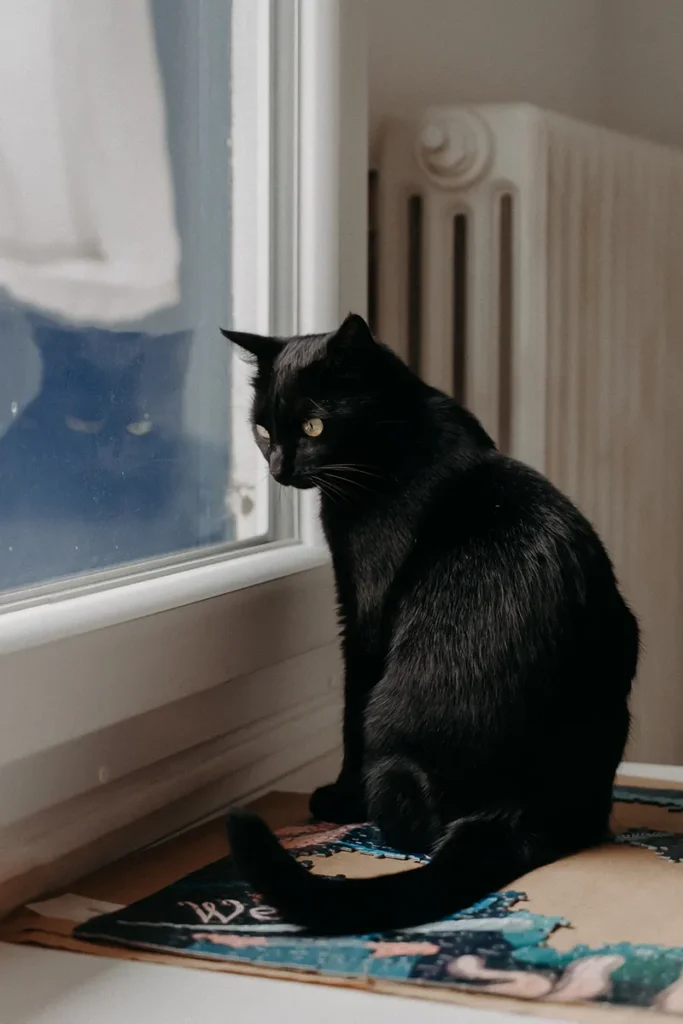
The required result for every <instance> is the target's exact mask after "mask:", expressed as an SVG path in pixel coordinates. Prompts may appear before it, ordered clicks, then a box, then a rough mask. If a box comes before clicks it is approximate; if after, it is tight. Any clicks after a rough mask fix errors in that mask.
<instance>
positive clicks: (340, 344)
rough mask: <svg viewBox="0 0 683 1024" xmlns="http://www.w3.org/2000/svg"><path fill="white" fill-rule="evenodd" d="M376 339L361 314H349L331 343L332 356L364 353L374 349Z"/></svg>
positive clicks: (331, 339)
mask: <svg viewBox="0 0 683 1024" xmlns="http://www.w3.org/2000/svg"><path fill="white" fill-rule="evenodd" d="M374 345H375V339H374V338H373V336H372V332H371V330H370V328H369V327H368V325H367V324H366V322H365V320H364V319H363V317H362V316H360V314H359V313H349V315H348V316H347V318H346V320H344V323H343V324H342V325H341V327H340V328H339V330H338V331H337V333H336V334H334V335H333V336H332V337H331V338H330V341H329V351H330V354H334V355H337V354H340V353H342V352H358V353H360V352H362V351H364V350H367V349H369V348H371V347H374Z"/></svg>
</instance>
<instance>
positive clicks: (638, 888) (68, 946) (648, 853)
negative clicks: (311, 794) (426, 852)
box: [0, 778, 683, 1022]
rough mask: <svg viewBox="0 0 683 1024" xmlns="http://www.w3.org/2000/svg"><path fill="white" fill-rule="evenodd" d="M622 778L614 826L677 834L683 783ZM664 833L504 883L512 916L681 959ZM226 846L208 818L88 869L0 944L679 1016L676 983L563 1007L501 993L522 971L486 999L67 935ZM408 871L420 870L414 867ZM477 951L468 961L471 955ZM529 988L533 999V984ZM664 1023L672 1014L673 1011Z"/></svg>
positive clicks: (379, 988) (607, 1012)
mask: <svg viewBox="0 0 683 1024" xmlns="http://www.w3.org/2000/svg"><path fill="white" fill-rule="evenodd" d="M618 781H619V783H620V784H621V785H622V786H624V787H626V788H625V789H624V790H623V791H622V794H621V795H623V796H624V797H625V799H624V800H619V801H618V802H617V803H615V808H614V814H613V825H614V829H615V831H616V832H617V833H622V832H624V831H625V830H627V829H630V830H634V829H637V830H648V829H651V830H655V831H656V832H659V833H660V835H664V834H669V833H677V832H683V785H676V784H673V783H669V782H657V781H656V780H643V779H624V778H622V779H619V780H618ZM629 786H634V787H640V788H646V789H648V790H652V791H653V792H652V796H653V797H655V793H654V791H655V790H664V789H666V790H670V791H673V793H674V796H675V795H676V794H680V801H679V805H680V806H679V807H675V806H672V804H675V802H676V801H675V800H674V801H669V806H666V803H667V801H666V800H665V799H664V798H659V803H651V802H642V801H641V800H640V799H639V798H638V796H637V793H636V792H635V791H633V792H629V789H628V787H629ZM634 793H635V796H634ZM253 807H254V809H255V810H257V811H258V812H259V813H260V814H261V815H263V817H264V818H266V820H267V821H268V822H269V824H270V825H271V827H273V828H276V829H279V828H283V827H285V826H291V825H293V824H295V823H303V822H305V821H306V820H307V799H306V798H305V797H304V796H301V795H295V794H288V793H272V794H269V795H268V796H266V797H264V798H263V799H261V800H259V801H257V802H256V803H255V804H254V805H253ZM643 836H644V839H643V841H648V842H649V834H648V833H647V831H646V832H645V833H643ZM633 840H634V841H635V842H638V841H640V837H639V836H638V835H637V834H635V833H634V835H633ZM667 841H668V840H666V837H665V841H664V846H663V847H662V844H661V842H660V853H661V852H662V850H663V852H664V854H665V855H664V856H662V855H660V854H658V853H657V852H655V850H653V849H648V848H644V847H641V846H638V845H631V844H623V845H621V844H610V845H605V846H603V847H600V848H598V849H596V850H592V851H588V852H585V853H582V854H580V855H578V856H575V857H571V858H569V859H567V860H564V861H560V862H558V863H556V864H552V865H550V866H548V867H545V868H542V869H541V870H539V871H535V872H533V873H532V874H529V875H527V876H525V877H524V878H521V879H518V880H517V881H516V882H515V883H514V884H513V885H511V886H509V887H508V888H509V889H510V890H517V891H519V892H522V893H524V894H526V896H527V900H526V901H525V902H522V903H518V904H516V905H515V907H513V908H512V912H515V911H517V910H519V911H523V912H528V913H527V917H528V914H529V913H530V914H532V915H542V917H543V919H544V920H548V919H549V918H554V917H556V918H562V919H564V920H565V921H566V922H567V924H566V925H564V924H562V925H560V926H559V927H555V930H552V931H551V934H549V935H548V937H547V938H545V936H544V937H543V938H542V939H541V940H540V942H539V946H540V947H541V948H542V950H543V951H545V950H548V949H549V950H551V951H552V950H555V951H557V953H558V955H559V954H562V953H563V952H566V951H569V950H572V949H573V948H574V947H576V946H581V945H585V946H587V947H591V950H599V949H600V947H604V946H607V945H610V944H615V943H630V944H633V945H636V946H642V945H649V944H655V945H658V946H667V947H673V948H674V949H673V951H677V952H678V953H680V954H681V962H682V963H683V863H677V862H676V861H677V857H679V848H678V846H675V842H676V840H675V839H674V840H673V841H672V842H673V843H674V846H675V850H674V853H673V854H672V855H671V859H667V856H666V854H667V852H668V853H671V850H670V849H668V848H667V846H666V842H667ZM654 845H655V846H656V845H657V843H656V842H655V843H654ZM670 845H671V844H670ZM226 853H227V844H226V839H225V831H224V823H223V821H222V820H216V821H214V822H210V823H209V824H206V825H203V826H201V827H198V828H196V829H194V830H193V831H190V832H187V833H185V834H183V835H180V836H178V837H176V838H174V839H172V840H169V841H168V842H166V843H163V844H159V845H156V846H154V847H150V848H148V849H146V850H143V851H140V852H138V853H136V854H133V855H131V856H128V857H126V858H124V859H123V860H121V861H119V862H117V863H115V864H112V865H110V866H108V867H106V868H103V869H101V870H99V871H97V872H95V873H94V874H92V875H90V876H88V877H86V878H84V879H82V880H81V881H80V882H78V883H76V884H74V885H72V886H70V894H71V895H70V896H69V897H68V898H64V895H62V897H61V898H60V896H59V894H56V896H55V898H56V902H49V901H48V902H45V901H42V902H40V903H38V904H31V905H30V906H31V907H34V908H36V909H29V908H28V907H24V908H21V909H19V910H17V911H15V912H14V913H13V914H11V915H10V916H9V917H8V918H7V919H6V920H5V921H4V922H2V923H0V940H2V941H5V942H12V943H27V944H34V945H39V946H45V947H52V948H55V949H62V950H73V951H75V952H81V953H88V954H90V955H95V956H104V957H112V958H117V959H124V960H144V961H151V962H154V963H162V964H174V965H175V966H179V965H180V966H187V967H191V968H193V969H198V968H199V969H204V970H212V971H230V972H239V973H243V974H255V975H260V976H265V977H269V978H281V979H294V980H297V981H307V982H310V983H313V984H325V985H333V986H342V987H347V988H358V989H363V990H366V991H373V992H378V993H383V992H385V993H391V994H392V995H400V996H403V997H409V998H415V999H435V1000H440V1001H446V1002H452V1003H455V1004H462V1005H468V1006H479V1007H482V1008H488V1009H499V1010H505V1011H507V1012H510V1013H517V1014H519V1013H523V1014H527V1015H536V1016H543V1017H558V1018H565V1019H570V1020H577V1021H600V1020H602V1021H605V1020H612V1021H614V1020H631V1019H632V1020H641V1021H649V1020H659V1021H660V1022H661V1021H662V1020H663V1019H666V1017H669V1016H670V1015H671V1014H675V1015H678V1014H679V1013H680V1014H682V1015H683V983H682V984H681V986H680V992H679V990H678V989H677V990H676V992H672V991H669V994H668V1002H667V1004H666V1007H665V1005H663V1000H662V998H661V997H660V1000H659V1001H660V1006H661V1009H660V1010H657V1009H652V1008H648V1009H642V1008H637V1007H633V1006H626V1005H617V1006H615V1005H611V1004H607V1003H597V1004H596V1003H591V1004H585V1003H582V1004H577V1003H559V1002H558V1001H557V1000H558V999H559V998H562V995H561V986H559V985H558V986H556V988H555V990H554V991H551V992H549V993H548V994H546V995H545V997H544V998H542V999H539V1000H536V999H523V1000H522V999H519V998H507V997H506V996H505V995H503V994H501V993H505V992H506V991H507V992H509V991H512V990H516V989H518V988H519V985H518V981H519V979H517V980H516V979H515V978H513V977H512V975H509V976H506V975H504V976H503V977H488V978H483V979H482V978H480V979H479V982H478V983H479V984H480V985H482V984H483V985H484V987H488V988H489V989H490V987H491V985H494V986H497V988H494V991H497V992H498V993H499V994H497V995H493V994H491V992H490V991H489V992H485V991H483V990H482V988H479V990H478V991H472V990H470V989H456V988H452V987H446V986H445V985H443V984H441V985H438V986H437V985H430V984H424V983H419V982H418V983H416V982H415V981H413V980H411V979H406V980H404V981H395V980H392V979H390V978H378V977H345V976H343V975H337V976H334V975H333V976H330V975H321V974H314V973H310V972H307V971H305V970H300V969H299V970H291V969H281V968H274V967H272V966H268V965H261V964H248V963H235V962H232V961H226V960H215V959H214V960H211V959H206V960H203V959H197V958H196V957H188V956H186V955H183V954H182V953H180V952H179V953H176V954H171V953H164V952H155V951H147V950H141V949H133V948H125V947H123V946H117V945H113V944H112V945H105V944H100V943H98V944H94V943H92V942H86V941H83V940H82V939H78V938H75V937H74V935H73V930H74V927H75V925H74V921H75V920H85V919H86V918H87V917H88V916H91V915H92V914H93V913H96V912H97V911H98V910H99V912H105V911H107V910H108V909H113V908H110V907H109V906H108V905H109V904H112V905H117V906H118V905H125V906H128V905H129V904H131V903H134V902H136V901H138V900H141V899H143V898H145V897H148V896H150V895H151V894H152V893H156V892H158V891H159V890H160V889H163V888H164V887H166V886H168V885H170V884H171V883H174V882H176V881H177V880H179V879H181V878H182V877H183V876H185V875H187V874H188V873H191V872H194V871H196V870H198V869H200V868H202V867H204V866H205V865H207V864H210V863H212V862H214V861H217V860H219V859H220V858H223V857H225V855H226ZM307 856H308V857H309V860H310V861H312V862H313V864H312V868H311V869H312V870H314V871H320V872H321V873H324V874H330V875H335V874H344V875H349V876H354V877H360V876H364V875H365V876H367V875H375V874H379V873H384V872H387V871H393V870H405V869H406V867H412V866H413V865H409V864H406V863H405V862H404V861H397V860H393V859H391V858H385V859H377V858H376V857H374V856H368V855H367V854H366V853H363V852H357V851H355V852H351V851H346V852H338V853H334V854H333V855H332V856H329V855H328V856H325V857H322V856H315V855H313V856H309V855H308V854H307ZM680 859H681V860H683V837H681V840H680ZM415 867H416V869H417V870H419V867H418V866H415ZM88 904H90V905H91V906H90V909H88ZM57 915H62V916H57ZM64 918H70V919H69V920H66V919H64ZM551 955H552V954H551ZM474 959H476V958H474V957H470V961H472V960H474ZM606 960H607V958H606ZM468 962H469V961H468ZM539 971H541V968H540V967H539ZM541 976H542V972H541ZM535 977H537V978H538V975H535ZM508 978H509V980H508ZM523 980H524V981H525V982H528V980H529V977H528V976H525V977H524V978H523ZM527 987H528V985H527ZM531 989H533V985H532V986H531ZM530 995H533V991H531V990H530ZM671 1019H674V1020H675V1019H676V1016H673V1018H671Z"/></svg>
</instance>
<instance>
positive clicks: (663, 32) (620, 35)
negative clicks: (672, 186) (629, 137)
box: [601, 0, 683, 146]
mask: <svg viewBox="0 0 683 1024" xmlns="http://www.w3.org/2000/svg"><path fill="white" fill-rule="evenodd" d="M602 50H603V55H604V56H603V61H602V65H601V94H602V109H603V116H604V119H605V122H606V123H607V124H609V125H610V126H611V127H614V128H617V129H619V130H620V131H625V132H628V133H629V134H634V135H641V136H644V137H646V138H651V139H654V140H655V141H657V142H665V143H668V144H670V145H674V146H683V0H603V46H602Z"/></svg>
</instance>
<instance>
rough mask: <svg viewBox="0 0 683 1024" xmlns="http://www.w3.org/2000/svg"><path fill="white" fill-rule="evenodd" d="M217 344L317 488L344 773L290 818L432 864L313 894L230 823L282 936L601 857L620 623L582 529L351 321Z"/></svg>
mask: <svg viewBox="0 0 683 1024" xmlns="http://www.w3.org/2000/svg"><path fill="white" fill-rule="evenodd" d="M224 333H225V334H226V336H227V337H231V338H232V339H233V340H234V341H236V342H237V343H238V344H240V345H241V346H242V347H243V348H246V349H247V350H248V351H249V352H251V354H252V355H253V356H255V357H256V366H257V369H256V376H255V381H254V409H253V419H254V423H255V424H258V425H260V426H261V427H264V428H265V429H266V430H267V431H268V432H269V433H270V441H268V440H266V439H263V438H262V437H260V436H259V435H258V434H255V437H256V440H257V443H258V444H259V446H260V448H261V450H262V452H263V454H264V456H265V457H266V458H267V459H269V462H270V465H271V471H272V472H273V473H274V475H275V476H276V477H277V478H278V479H279V480H280V481H281V482H282V483H285V484H291V485H294V486H298V487H306V486H313V485H315V486H318V487H319V489H320V491H321V494H322V522H323V526H324V529H325V534H326V537H327V540H328V543H329V546H330V550H331V553H332V560H333V565H334V572H335V578H336V586H337V595H338V602H339V609H340V619H341V624H342V643H343V652H344V659H345V670H346V679H345V718H344V762H343V768H342V771H341V774H340V776H339V779H338V780H337V782H336V783H334V784H333V785H331V786H324V787H322V788H321V789H319V790H317V791H316V792H315V793H314V794H313V797H312V800H311V810H312V812H313V814H314V815H315V816H316V817H317V818H320V819H323V820H326V821H334V822H339V823H345V822H355V821H361V820H370V821H373V822H375V823H376V824H377V825H379V826H380V828H381V829H382V831H383V833H384V836H385V838H386V840H387V842H388V843H390V844H391V845H392V846H395V847H396V848H397V849H399V850H404V851H431V852H433V854H434V856H433V858H432V860H431V862H430V863H429V864H428V865H427V866H425V867H422V868H419V869H417V870H412V871H407V872H404V873H400V874H394V875H390V876H385V877H381V878H370V879H359V880H351V879H349V880H345V881H339V880H334V879H325V878H322V877H319V876H314V875H311V874H309V873H308V872H307V871H306V870H305V869H304V868H303V867H300V866H299V865H298V864H297V863H296V862H295V861H294V860H293V859H292V858H291V857H290V856H289V854H287V853H286V851H285V850H283V849H282V848H281V847H280V846H279V844H278V842H277V840H276V839H275V838H274V837H273V836H272V834H271V833H270V832H269V830H268V829H267V828H266V826H265V825H264V824H263V823H262V822H260V821H259V820H258V819H257V818H254V817H253V816H249V815H245V814H240V815H232V816H231V818H230V821H229V826H228V829H229V836H230V841H231V845H232V850H233V855H234V857H235V858H236V861H237V865H238V867H239V869H240V870H241V871H242V873H243V875H244V876H245V877H246V878H247V879H248V880H249V881H250V882H251V883H252V884H253V885H254V887H255V888H256V889H257V890H258V891H259V892H261V893H262V894H263V896H264V898H265V899H266V900H267V901H268V902H269V903H271V904H273V905H274V906H276V907H278V908H279V909H280V910H281V911H282V912H283V913H284V914H285V916H286V917H287V918H288V919H289V920H291V921H294V922H298V923H300V924H303V925H305V926H307V927H309V928H312V929H315V930H316V931H320V932H328V933H330V932H336V933H341V932H367V931H377V930H382V929H385V928H390V927H400V926H407V925H411V924H417V923H420V922H424V921H427V920H433V919H436V918H439V917H442V916H444V915H445V914H447V913H451V912H454V911H456V910H458V909H460V908H463V907H465V906H467V905H469V904H471V903H473V902H474V901H475V900H477V899H478V898H480V897H482V896H484V895H486V894H487V893H489V892H491V891H493V890H495V889H497V888H499V887H500V886H503V885H506V884H509V883H510V882H512V881H513V880H514V879H515V878H517V877H519V876H520V875H522V874H524V873H525V872H527V871H530V870H533V869H534V868H537V867H539V866H541V865H543V864H547V863H549V862H551V861H553V860H556V859H557V858H559V857H564V856H567V855H568V854H571V853H574V852H576V851H578V850H581V849H584V848H586V847H589V846H591V845H594V844H597V843H599V842H601V841H602V840H603V839H605V838H606V837H607V836H608V818H609V812H610V807H611V793H612V781H613V777H614V773H615V770H616V767H617V765H618V763H619V760H620V758H621V755H622V752H623V749H624V745H625V742H626V738H627V734H628V728H629V713H628V696H629V692H630V689H631V683H632V680H633V678H634V675H635V671H636V664H637V659H638V627H637V623H636V620H635V618H634V616H633V615H632V614H631V612H630V611H629V609H628V607H627V605H626V603H625V602H624V600H623V599H622V597H621V596H620V593H619V590H618V588H617V584H616V582H615V578H614V574H613V571H612V566H611V564H610V560H609V558H608V556H607V554H606V552H605V549H604V548H603V545H602V544H601V542H600V540H599V538H598V537H597V535H596V533H595V532H594V530H593V529H592V527H591V526H590V524H589V523H588V522H587V521H586V519H584V517H583V516H582V515H581V514H580V512H578V511H577V509H576V508H575V507H574V506H573V505H572V503H571V502H570V501H569V500H568V499H567V498H565V497H564V496H563V495H562V494H561V493H560V492H559V491H557V490H556V488H555V487H553V486H552V484H550V483H549V481H548V480H546V479H545V478H544V477H542V476H541V475H539V474H538V473H536V472H534V471H533V470H532V469H529V468H527V467H526V466H524V465H521V464H520V463H518V462H515V461H514V460H513V459H510V458H507V457H506V456H504V455H501V454H500V453H499V452H498V451H497V450H496V448H495V446H494V444H493V442H492V441H491V439H490V438H489V437H488V435H487V434H486V433H485V431H484V430H483V428H482V427H481V425H480V424H479V423H478V422H477V420H476V419H475V418H474V417H473V416H471V415H470V413H468V412H467V411H466V410H465V409H463V408H462V407H460V406H459V405H458V404H457V403H456V402H455V401H453V400H452V399H451V398H448V397H447V396H445V395H443V394H441V393H440V392H439V391H436V390H435V389H433V388H430V387H428V386H426V385H425V384H423V383H422V382H421V381H419V380H418V379H417V378H416V377H415V376H414V375H413V374H412V373H411V372H410V371H409V370H408V369H407V368H406V366H405V365H404V364H403V363H402V362H401V361H400V360H399V359H398V358H397V357H396V356H394V355H393V354H392V353H391V352H390V351H389V350H388V349H387V348H385V347H384V346H382V345H380V344H378V343H377V342H375V341H374V340H373V338H372V337H371V335H370V332H369V330H368V328H367V327H366V325H365V323H364V321H363V320H362V319H361V318H360V317H349V318H348V319H347V320H346V321H345V322H344V324H343V325H342V327H341V328H340V330H339V331H338V332H336V333H334V334H330V335H323V336H313V337H304V338H294V339H292V340H290V341H287V342H286V343H283V342H277V341H275V340H274V339H263V340H259V339H258V338H254V337H253V336H244V335H237V334H233V333H231V332H224ZM312 417H319V418H320V419H321V420H322V421H323V431H322V433H321V434H320V436H318V437H314V438H310V437H307V436H306V434H305V433H304V432H303V430H302V423H303V422H304V421H305V420H307V419H309V418H312Z"/></svg>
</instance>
